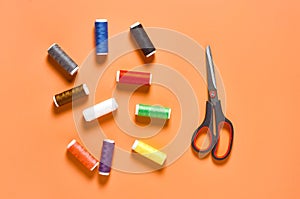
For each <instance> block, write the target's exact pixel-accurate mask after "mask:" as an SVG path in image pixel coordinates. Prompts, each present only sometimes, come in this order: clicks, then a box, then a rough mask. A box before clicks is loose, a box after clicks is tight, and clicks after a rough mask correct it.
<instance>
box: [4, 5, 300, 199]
mask: <svg viewBox="0 0 300 199" xmlns="http://www.w3.org/2000/svg"><path fill="white" fill-rule="evenodd" d="M299 6H300V3H299V1H296V0H291V1H288V2H287V1H283V0H276V1H274V0H273V1H258V0H251V1H250V0H248V1H237V0H230V1H224V0H214V1H203V0H194V1H191V0H187V1H161V0H153V1H130V2H126V1H91V0H85V1H64V2H62V1H58V0H51V1H48V0H45V1H35V0H18V1H17V0H11V1H1V2H0V10H1V12H0V20H1V27H2V28H1V37H0V43H1V49H0V54H1V59H0V65H1V78H0V80H1V84H0V85H1V93H2V97H1V103H0V104H1V135H2V139H1V145H0V150H1V159H2V161H1V171H0V176H1V181H0V182H1V185H0V189H1V191H0V197H1V198H44V199H46V198H74V199H75V198H87V197H88V198H95V197H96V198H136V197H143V198H186V197H196V198H273V199H274V198H299V197H300V190H299V184H300V159H299V147H298V145H299V140H300V134H299V133H298V126H299V125H298V121H297V120H298V118H299V111H300V107H299V101H300V94H299V83H300V82H299V79H300V68H299V65H300V63H299V60H298V57H299V56H298V53H299V46H300V42H299V41H300V40H299V35H300V26H299V18H300V13H299ZM96 18H107V19H108V20H109V34H110V35H111V36H112V35H115V34H117V33H119V32H122V31H125V30H128V26H129V25H131V24H132V23H133V22H135V21H137V20H138V21H140V22H142V24H143V25H144V26H148V27H163V28H169V29H173V30H176V31H178V32H182V33H184V34H186V35H188V36H190V37H192V38H193V39H194V40H196V41H197V42H198V43H199V44H201V45H203V46H205V45H207V44H210V45H211V46H212V51H213V56H214V61H215V63H216V65H217V66H218V69H219V71H220V74H221V75H222V79H223V82H224V84H225V89H226V115H227V117H228V118H230V120H231V121H232V122H233V124H234V127H235V140H234V146H233V150H232V154H231V157H230V159H229V160H228V162H226V164H223V165H217V164H215V163H214V162H213V161H212V158H211V157H208V158H205V159H202V160H200V159H198V158H196V157H195V156H194V155H193V153H192V150H191V149H190V148H189V149H188V150H187V151H186V152H185V153H184V155H183V156H182V157H181V158H179V159H178V160H177V161H176V162H175V163H174V164H172V165H170V166H168V167H167V168H165V169H163V170H161V171H156V172H151V173H147V174H129V173H124V172H120V171H116V170H112V172H111V176H110V177H109V178H108V179H103V178H100V177H99V176H98V174H97V173H92V174H90V173H88V172H86V171H85V170H84V169H83V168H82V167H80V166H79V165H78V164H77V163H76V162H75V161H74V160H73V159H72V158H70V157H69V156H68V155H66V145H67V144H68V142H69V141H70V140H71V139H72V138H77V139H79V138H78V134H77V133H76V128H75V125H74V120H73V114H72V110H71V109H70V108H66V109H65V110H63V111H61V112H57V111H55V110H54V108H53V103H52V96H53V94H56V93H58V92H60V91H63V90H66V89H68V88H70V87H72V86H73V82H68V81H66V80H65V79H64V78H63V76H62V75H61V74H60V73H59V72H58V71H57V70H55V69H54V68H53V66H52V64H51V63H50V62H49V59H48V58H47V48H48V47H49V46H50V45H51V44H52V43H53V42H57V43H59V44H61V46H62V47H63V49H65V50H66V51H67V52H68V53H69V54H70V55H71V56H72V58H73V59H74V60H75V61H76V62H77V63H78V64H79V65H80V64H81V63H83V62H84V59H85V58H86V56H87V55H88V53H89V52H90V51H91V50H92V49H93V48H94V40H93V31H94V29H93V23H94V20H95V19H96ZM132 56H133V57H135V58H136V61H133V62H132V63H133V64H142V63H143V62H142V60H140V59H139V55H138V54H133V55H131V56H130V57H132ZM122 60H123V59H121V60H119V62H120V63H121V64H122V63H123V64H124V65H127V66H128V65H129V64H131V62H130V61H131V60H132V59H126V58H125V59H124V60H123V61H122ZM175 60H176V59H174V61H172V60H168V59H166V58H163V57H162V58H160V57H159V56H157V57H156V60H155V61H166V64H168V65H172V66H174V67H176V68H178V70H180V71H182V72H183V73H184V71H185V69H184V68H180V66H181V65H180V62H178V61H175ZM109 74H110V75H111V76H113V75H114V71H113V70H108V71H107V74H106V75H107V76H109ZM185 75H189V74H185ZM189 81H190V83H191V84H192V85H193V88H195V90H197V91H198V92H197V97H198V99H199V106H200V107H199V108H200V111H201V113H200V114H201V116H200V118H199V123H200V121H202V119H203V117H204V105H205V100H206V91H205V85H204V84H203V80H201V79H199V77H197V76H195V75H191V77H190V79H189ZM198 82H201V84H197V83H198ZM99 85H100V84H99ZM153 88H154V87H153ZM98 89H99V90H97V93H99V92H103V96H109V92H110V91H109V89H104V90H103V91H101V90H100V87H99V88H98ZM154 89H155V90H157V95H153V96H152V99H155V98H157V97H159V96H160V95H162V94H163V93H164V92H165V91H164V89H163V88H159V87H157V88H154ZM136 95H137V96H136ZM167 95H168V96H169V97H170V98H169V99H170V100H174V106H176V103H177V102H176V98H175V97H174V96H173V94H172V93H170V92H168V91H167ZM103 96H102V95H101V94H100V93H99V94H97V97H96V100H97V101H98V100H102V97H103ZM103 98H105V97H103ZM107 98H108V97H107ZM139 98H143V97H142V96H138V93H137V94H135V95H133V96H132V99H131V100H132V101H131V102H130V104H133V102H134V101H135V100H137V99H139ZM161 100H162V103H163V102H166V100H167V99H161ZM175 109H176V108H175ZM176 114H178V113H174V115H172V117H174V118H176ZM191 117H192V116H191ZM99 122H100V123H101V122H103V121H99ZM109 123H110V121H109V122H108V123H105V124H103V125H104V128H106V129H107V130H108V131H110V130H114V129H115V128H116V127H115V126H114V125H109ZM170 126H171V127H170ZM172 128H174V127H172V120H170V123H169V124H168V128H167V129H166V131H165V132H164V133H168V129H169V131H170V129H172ZM117 133H118V135H120V137H118V138H116V139H119V140H120V143H121V145H120V146H121V147H125V146H127V144H126V142H129V141H128V140H127V139H126V136H124V135H122V133H120V132H117ZM186 134H187V135H186V136H191V135H192V132H186ZM160 136H161V138H162V141H161V143H159V144H161V145H163V144H164V141H166V140H168V139H171V138H170V136H167V135H166V136H163V135H160ZM129 143H131V141H130V142H129Z"/></svg>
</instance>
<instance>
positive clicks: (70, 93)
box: [53, 84, 89, 107]
mask: <svg viewBox="0 0 300 199" xmlns="http://www.w3.org/2000/svg"><path fill="white" fill-rule="evenodd" d="M87 95H89V89H88V87H87V85H86V84H81V85H79V86H77V87H74V88H71V89H69V90H66V91H64V92H62V93H59V94H56V95H54V96H53V102H54V104H55V106H56V107H60V106H62V105H64V104H67V103H70V102H72V100H76V99H79V98H81V97H83V96H87Z"/></svg>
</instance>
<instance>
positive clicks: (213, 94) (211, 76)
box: [205, 46, 218, 100]
mask: <svg viewBox="0 0 300 199" xmlns="http://www.w3.org/2000/svg"><path fill="white" fill-rule="evenodd" d="M205 55H206V71H207V87H208V95H209V98H210V100H212V99H216V100H217V99H218V96H217V85H216V77H215V69H214V62H213V59H212V55H211V49H210V46H207V47H206V51H205Z"/></svg>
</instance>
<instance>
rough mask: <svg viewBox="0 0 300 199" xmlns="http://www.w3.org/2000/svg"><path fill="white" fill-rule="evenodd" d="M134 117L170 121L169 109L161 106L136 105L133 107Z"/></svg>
mask: <svg viewBox="0 0 300 199" xmlns="http://www.w3.org/2000/svg"><path fill="white" fill-rule="evenodd" d="M135 115H138V116H144V117H152V118H160V119H170V116H171V109H170V108H167V107H162V106H151V105H146V104H137V105H136V106H135Z"/></svg>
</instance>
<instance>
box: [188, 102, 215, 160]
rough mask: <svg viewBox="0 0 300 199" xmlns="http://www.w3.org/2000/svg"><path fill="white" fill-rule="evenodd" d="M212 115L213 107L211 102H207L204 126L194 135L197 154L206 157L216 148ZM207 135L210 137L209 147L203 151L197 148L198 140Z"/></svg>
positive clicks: (193, 145) (193, 142)
mask: <svg viewBox="0 0 300 199" xmlns="http://www.w3.org/2000/svg"><path fill="white" fill-rule="evenodd" d="M212 113H213V105H212V104H211V103H210V102H208V101H207V102H206V112H205V118H204V120H203V122H202V124H201V125H200V126H199V127H198V128H197V129H196V130H195V131H194V134H193V136H192V142H191V145H192V148H193V150H194V151H195V152H197V153H198V154H199V155H200V156H204V155H206V154H207V153H208V152H210V151H211V150H212V148H213V147H214V145H213V143H214V135H213V130H212V128H211V127H212V126H211V122H212V116H213V115H212ZM203 133H206V134H207V136H209V146H208V147H206V148H205V149H201V148H200V147H198V146H197V139H198V138H199V137H200V135H201V134H203Z"/></svg>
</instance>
